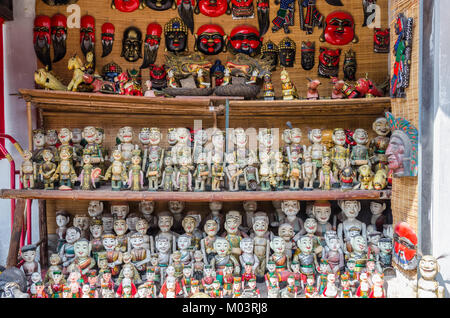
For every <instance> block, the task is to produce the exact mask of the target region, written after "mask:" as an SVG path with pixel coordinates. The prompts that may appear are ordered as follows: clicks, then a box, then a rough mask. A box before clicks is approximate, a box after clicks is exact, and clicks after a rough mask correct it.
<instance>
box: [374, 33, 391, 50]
mask: <svg viewBox="0 0 450 318" xmlns="http://www.w3.org/2000/svg"><path fill="white" fill-rule="evenodd" d="M390 32H391V31H390V29H378V28H375V29H374V36H373V42H374V45H373V50H374V52H376V53H389V42H390V39H391V38H390Z"/></svg>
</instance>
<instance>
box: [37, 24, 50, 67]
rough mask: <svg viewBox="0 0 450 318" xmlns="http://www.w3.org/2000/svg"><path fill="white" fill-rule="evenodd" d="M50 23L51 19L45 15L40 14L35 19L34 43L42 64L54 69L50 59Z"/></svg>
mask: <svg viewBox="0 0 450 318" xmlns="http://www.w3.org/2000/svg"><path fill="white" fill-rule="evenodd" d="M50 25H51V19H50V18H49V17H48V16H45V15H39V16H37V17H36V19H34V29H33V44H34V52H36V56H37V58H38V59H39V61H41V63H42V64H44V65H45V66H47V67H48V70H51V69H52V63H51V60H50V43H51V37H50Z"/></svg>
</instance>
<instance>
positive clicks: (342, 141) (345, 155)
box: [331, 128, 350, 181]
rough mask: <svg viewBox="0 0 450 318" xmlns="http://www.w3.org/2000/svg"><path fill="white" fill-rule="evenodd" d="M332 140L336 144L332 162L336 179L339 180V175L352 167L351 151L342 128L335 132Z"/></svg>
mask: <svg viewBox="0 0 450 318" xmlns="http://www.w3.org/2000/svg"><path fill="white" fill-rule="evenodd" d="M332 140H333V143H334V146H333V148H332V149H331V162H332V163H333V173H334V179H335V180H336V181H337V180H338V179H339V173H340V171H342V170H343V169H344V168H345V167H347V166H349V165H350V149H349V148H347V147H345V146H346V135H345V131H344V129H342V128H335V129H334V130H333V135H332Z"/></svg>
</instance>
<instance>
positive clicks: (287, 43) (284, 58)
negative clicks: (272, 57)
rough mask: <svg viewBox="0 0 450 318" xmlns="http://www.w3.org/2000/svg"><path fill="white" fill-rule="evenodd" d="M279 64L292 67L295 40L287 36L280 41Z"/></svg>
mask: <svg viewBox="0 0 450 318" xmlns="http://www.w3.org/2000/svg"><path fill="white" fill-rule="evenodd" d="M279 47H280V65H281V66H284V67H293V66H294V62H295V53H296V46H295V42H294V41H293V40H292V39H290V38H289V37H286V38H284V39H283V40H281V42H280V45H279Z"/></svg>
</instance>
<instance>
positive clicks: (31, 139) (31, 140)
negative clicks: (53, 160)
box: [27, 101, 33, 151]
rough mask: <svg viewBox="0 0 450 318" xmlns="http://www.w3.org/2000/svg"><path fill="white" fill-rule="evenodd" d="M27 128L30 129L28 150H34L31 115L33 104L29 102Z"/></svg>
mask: <svg viewBox="0 0 450 318" xmlns="http://www.w3.org/2000/svg"><path fill="white" fill-rule="evenodd" d="M27 126H28V127H27V128H28V150H30V151H32V150H33V117H32V114H31V102H30V101H27Z"/></svg>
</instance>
